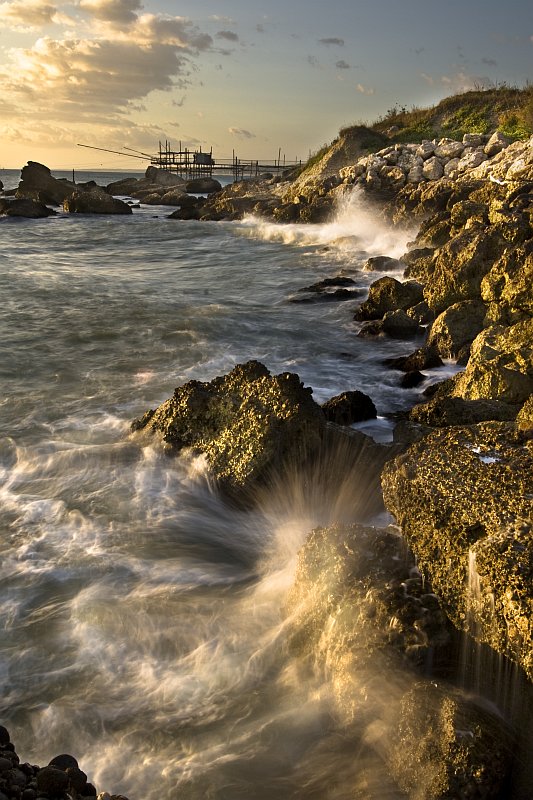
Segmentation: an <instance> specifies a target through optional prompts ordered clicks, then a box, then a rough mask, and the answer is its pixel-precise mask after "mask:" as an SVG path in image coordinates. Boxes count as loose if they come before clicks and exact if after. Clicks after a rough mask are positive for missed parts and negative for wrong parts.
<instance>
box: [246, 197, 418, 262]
mask: <svg viewBox="0 0 533 800" xmlns="http://www.w3.org/2000/svg"><path fill="white" fill-rule="evenodd" d="M242 225H243V227H244V228H245V229H247V230H248V231H249V233H250V234H251V235H254V236H258V237H260V238H262V239H265V240H266V241H282V242H285V243H286V244H296V245H300V246H302V247H313V246H320V245H322V246H325V245H327V246H329V247H331V248H333V249H334V250H336V251H338V253H339V254H341V255H343V256H344V257H345V258H346V257H350V256H351V255H355V256H357V257H359V259H361V257H362V256H365V257H368V256H375V255H388V256H391V257H393V258H398V257H399V256H401V255H402V254H403V253H404V252H405V250H406V245H407V242H409V240H411V239H412V238H414V235H415V233H416V229H415V228H413V229H410V230H405V229H394V228H392V226H391V225H390V223H387V222H385V221H384V220H381V219H379V217H378V213H377V211H376V210H375V209H373V208H372V207H371V206H370V205H369V203H368V201H367V200H365V196H364V194H363V192H362V191H361V190H360V189H358V188H357V187H356V188H354V189H353V191H352V192H350V193H349V194H347V195H345V196H344V198H343V199H342V200H340V201H339V203H338V208H337V212H336V215H335V218H334V219H333V220H332V221H331V222H325V223H322V224H313V225H310V224H301V223H295V224H279V223H273V222H267V221H265V220H262V219H261V218H258V217H255V216H249V217H246V218H245V219H244V220H243V223H242Z"/></svg>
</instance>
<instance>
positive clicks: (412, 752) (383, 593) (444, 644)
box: [286, 525, 511, 800]
mask: <svg viewBox="0 0 533 800" xmlns="http://www.w3.org/2000/svg"><path fill="white" fill-rule="evenodd" d="M286 612H288V613H290V617H289V619H288V620H287V624H286V629H287V630H288V631H289V646H290V648H291V651H292V653H293V654H295V655H298V656H301V657H307V658H308V659H310V661H311V663H312V665H313V669H314V670H317V669H322V670H324V672H325V673H326V674H327V677H328V680H329V682H330V683H331V686H332V689H333V697H334V700H335V705H336V711H337V715H338V716H339V717H340V719H341V720H342V721H343V722H344V723H345V724H346V728H345V735H346V745H345V746H349V745H350V744H351V745H352V746H353V747H354V748H355V749H356V751H357V753H358V758H357V770H358V773H360V772H361V771H364V769H365V765H369V764H370V763H372V764H373V765H374V770H373V775H372V777H373V779H374V781H376V783H375V784H374V783H372V784H370V786H368V787H367V786H366V784H365V789H366V791H363V792H361V793H359V792H356V791H355V792H354V793H353V795H352V794H350V796H353V797H357V798H359V797H361V798H363V797H364V798H370V799H371V800H381V798H383V797H384V796H387V797H389V796H390V797H396V796H399V790H400V791H402V792H405V793H406V796H407V797H411V798H413V799H417V800H418V799H419V800H449V799H450V798H451V797H468V796H470V794H468V792H469V790H471V787H472V785H474V786H476V787H479V789H480V791H481V792H482V794H480V795H479V796H480V797H481V796H482V797H484V798H486V800H488V799H489V798H497V797H498V796H499V792H500V791H501V788H502V783H503V780H504V778H505V777H506V775H507V773H508V770H509V766H510V760H511V759H510V754H511V748H510V747H509V737H508V734H507V732H506V730H505V727H504V725H503V724H502V722H501V720H500V719H499V718H498V717H497V716H496V715H494V714H492V713H489V712H487V711H482V710H481V709H480V708H478V707H476V706H475V704H474V703H473V702H472V701H470V700H469V699H467V698H466V697H465V696H464V695H463V693H461V692H458V691H457V690H455V689H453V687H451V686H449V685H447V684H446V683H445V682H444V681H442V680H439V681H438V686H437V685H434V684H433V683H431V682H430V681H429V680H424V679H423V678H422V672H423V671H424V669H425V667H426V665H427V657H428V656H429V655H430V654H431V657H432V659H433V664H434V665H435V666H439V667H440V668H442V667H443V666H444V664H445V663H446V662H447V660H448V656H449V653H450V650H451V647H450V645H451V643H452V637H451V636H450V626H449V623H448V622H447V620H446V618H445V615H444V614H443V613H442V610H441V608H440V603H439V599H438V598H437V596H436V595H435V594H434V593H433V592H432V589H431V587H430V586H429V585H428V583H427V582H424V580H423V579H422V576H421V575H420V573H419V571H418V570H417V569H416V567H415V565H414V560H413V559H412V556H411V555H410V554H409V553H407V552H406V551H405V546H404V543H403V541H402V538H401V537H400V536H398V535H397V533H396V532H395V531H394V530H393V529H384V530H383V529H379V528H378V529H376V528H370V527H365V526H362V525H335V526H331V527H329V528H318V529H316V530H314V531H312V532H311V533H310V534H309V536H308V537H307V540H306V542H305V544H304V546H303V548H302V549H301V551H300V553H299V555H298V563H297V568H296V575H295V580H294V585H293V587H292V589H291V590H290V592H289V595H288V599H287V603H286ZM417 673H418V674H417ZM467 731H468V734H466V732H467ZM376 755H377V756H378V759H377V763H375V762H374V758H373V757H374V756H376ZM378 764H379V766H378ZM402 796H403V793H402ZM473 796H478V795H473Z"/></svg>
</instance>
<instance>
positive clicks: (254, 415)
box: [134, 361, 326, 495]
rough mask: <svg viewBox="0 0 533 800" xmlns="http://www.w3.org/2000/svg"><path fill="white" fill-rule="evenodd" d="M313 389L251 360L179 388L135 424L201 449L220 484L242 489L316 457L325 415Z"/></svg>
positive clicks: (175, 443)
mask: <svg viewBox="0 0 533 800" xmlns="http://www.w3.org/2000/svg"><path fill="white" fill-rule="evenodd" d="M311 394H312V389H310V388H307V387H304V386H303V384H302V383H301V381H300V379H299V377H298V375H295V374H294V373H289V372H284V373H282V374H281V375H271V374H270V372H269V371H268V370H267V368H266V367H265V366H263V364H260V363H259V362H257V361H249V362H247V363H246V364H242V365H238V366H236V367H235V368H234V369H233V370H232V371H231V372H230V373H229V374H227V375H224V376H222V377H219V378H215V379H214V380H212V381H211V382H209V383H205V382H200V381H189V382H188V383H186V384H184V385H183V386H179V387H178V388H177V389H175V391H174V395H173V397H171V398H170V399H169V400H167V401H166V402H164V403H163V404H162V405H161V406H159V407H158V408H157V409H155V410H153V411H149V412H147V413H146V414H145V415H144V416H143V417H142V418H141V419H140V420H137V421H136V422H135V423H134V429H135V430H140V429H143V428H146V429H147V430H150V431H156V432H158V433H159V434H160V435H162V437H163V440H164V442H165V443H166V444H167V445H168V446H169V447H170V448H172V449H174V450H180V449H182V448H192V449H193V450H195V451H198V452H200V453H203V454H204V455H205V457H206V460H207V463H208V465H209V467H210V470H211V472H212V474H213V476H214V478H215V479H216V481H217V482H218V484H219V485H220V486H221V488H223V489H224V490H226V491H227V492H229V493H230V494H235V495H236V494H238V493H243V494H244V493H246V492H247V491H248V490H250V489H252V488H255V487H256V486H258V485H262V484H264V483H266V482H267V481H268V479H269V478H270V477H272V473H274V472H275V471H277V470H280V469H282V467H284V466H287V465H288V463H289V462H290V464H291V465H292V466H293V467H297V466H298V465H301V464H302V463H303V462H304V461H305V460H306V459H308V458H309V457H310V456H312V455H313V454H316V452H317V451H318V449H319V447H320V445H321V443H322V440H323V437H324V434H325V429H326V419H325V417H324V414H323V412H322V410H321V408H320V406H319V405H317V404H316V403H315V402H314V400H313V398H312V397H311Z"/></svg>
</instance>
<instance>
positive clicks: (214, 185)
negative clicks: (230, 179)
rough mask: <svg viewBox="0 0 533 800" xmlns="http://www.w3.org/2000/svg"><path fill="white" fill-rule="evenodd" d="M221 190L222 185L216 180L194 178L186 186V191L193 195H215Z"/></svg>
mask: <svg viewBox="0 0 533 800" xmlns="http://www.w3.org/2000/svg"><path fill="white" fill-rule="evenodd" d="M221 189H222V184H221V183H220V182H219V181H217V180H216V179H215V178H193V179H192V180H190V181H187V183H186V184H185V191H186V192H190V193H191V194H214V192H220V190H221Z"/></svg>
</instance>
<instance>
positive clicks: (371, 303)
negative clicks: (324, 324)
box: [355, 276, 423, 320]
mask: <svg viewBox="0 0 533 800" xmlns="http://www.w3.org/2000/svg"><path fill="white" fill-rule="evenodd" d="M422 299H423V289H422V286H421V284H419V283H417V282H416V281H405V282H404V283H402V282H401V281H397V280H396V278H392V277H390V276H385V277H383V278H379V279H378V280H377V281H374V283H372V284H371V286H370V288H369V291H368V299H367V300H365V302H364V303H361V305H360V306H359V308H358V309H357V310H356V312H355V319H358V320H372V319H381V318H382V317H383V316H384V315H385V314H386V313H387V311H397V310H398V309H404V310H405V309H406V308H410V307H411V306H414V305H416V304H417V303H420V302H421V301H422Z"/></svg>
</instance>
